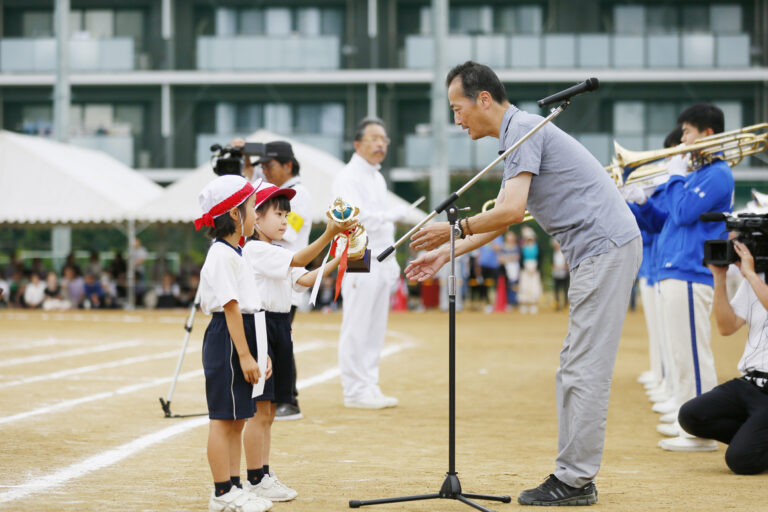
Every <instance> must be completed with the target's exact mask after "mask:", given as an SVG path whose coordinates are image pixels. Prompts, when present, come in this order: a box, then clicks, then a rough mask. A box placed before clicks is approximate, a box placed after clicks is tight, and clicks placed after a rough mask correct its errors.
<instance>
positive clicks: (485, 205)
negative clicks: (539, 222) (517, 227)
mask: <svg viewBox="0 0 768 512" xmlns="http://www.w3.org/2000/svg"><path fill="white" fill-rule="evenodd" d="M495 204H496V199H489V200H487V201H486V202H484V203H483V207H482V208H481V211H483V212H487V211H488V210H490V209H491V208H493V205H495ZM532 220H533V215H531V212H529V211H528V210H525V213H524V214H523V220H522V221H521V222H520V224H522V223H523V222H529V221H532Z"/></svg>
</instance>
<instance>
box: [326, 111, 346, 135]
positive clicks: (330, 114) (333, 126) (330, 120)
mask: <svg viewBox="0 0 768 512" xmlns="http://www.w3.org/2000/svg"><path fill="white" fill-rule="evenodd" d="M320 133H323V134H326V135H336V136H338V137H342V136H343V135H344V105H343V104H341V103H339V104H336V103H331V104H328V103H326V104H324V105H323V109H322V114H321V118H320Z"/></svg>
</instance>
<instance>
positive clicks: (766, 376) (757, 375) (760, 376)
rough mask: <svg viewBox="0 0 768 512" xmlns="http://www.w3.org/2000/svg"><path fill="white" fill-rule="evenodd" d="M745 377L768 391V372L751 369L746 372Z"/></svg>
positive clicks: (762, 389) (765, 391)
mask: <svg viewBox="0 0 768 512" xmlns="http://www.w3.org/2000/svg"><path fill="white" fill-rule="evenodd" d="M744 379H746V380H748V381H749V382H751V383H752V384H754V385H755V386H757V387H758V388H760V390H761V391H762V392H764V393H768V372H761V371H758V370H749V371H748V372H747V373H745V374H744Z"/></svg>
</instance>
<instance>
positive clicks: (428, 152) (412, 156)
mask: <svg viewBox="0 0 768 512" xmlns="http://www.w3.org/2000/svg"><path fill="white" fill-rule="evenodd" d="M430 165H432V136H431V135H418V134H415V133H411V134H408V135H406V136H405V166H406V167H414V168H425V167H429V166H430Z"/></svg>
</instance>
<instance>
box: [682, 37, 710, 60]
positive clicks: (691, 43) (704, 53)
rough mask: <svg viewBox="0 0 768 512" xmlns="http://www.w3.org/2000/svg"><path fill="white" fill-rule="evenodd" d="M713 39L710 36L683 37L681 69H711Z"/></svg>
mask: <svg viewBox="0 0 768 512" xmlns="http://www.w3.org/2000/svg"><path fill="white" fill-rule="evenodd" d="M714 55H715V38H714V36H712V35H711V34H685V35H683V67H684V68H711V67H713V66H714V64H715V63H714V60H715V59H714Z"/></svg>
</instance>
